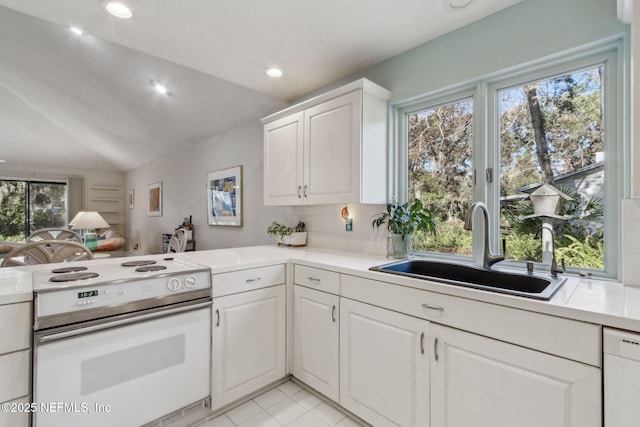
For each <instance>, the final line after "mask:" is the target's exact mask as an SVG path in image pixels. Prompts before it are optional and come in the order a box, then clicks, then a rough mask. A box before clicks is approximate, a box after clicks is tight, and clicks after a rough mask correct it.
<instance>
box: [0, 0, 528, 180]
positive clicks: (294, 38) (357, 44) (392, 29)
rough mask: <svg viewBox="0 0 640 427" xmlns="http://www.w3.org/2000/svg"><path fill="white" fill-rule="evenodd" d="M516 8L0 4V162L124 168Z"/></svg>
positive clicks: (230, 1) (483, 2) (362, 1)
mask: <svg viewBox="0 0 640 427" xmlns="http://www.w3.org/2000/svg"><path fill="white" fill-rule="evenodd" d="M519 1H521V0H401V1H389V0H348V1H344V0H323V1H315V2H312V1H309V0H277V1H266V0H163V1H161V2H158V1H157V0H131V1H130V2H129V5H130V6H131V8H132V9H133V13H134V15H133V17H132V18H131V19H128V20H121V19H118V18H115V17H112V16H111V15H109V14H107V13H106V11H105V10H104V8H103V7H102V2H101V1H100V0H55V1H42V0H0V129H1V131H0V159H2V160H5V161H6V162H7V163H5V165H7V166H10V165H11V164H12V163H27V164H30V165H34V167H37V165H47V166H50V165H57V166H58V167H73V168H77V167H86V168H100V169H118V170H123V171H126V170H129V169H132V168H135V167H137V166H139V165H141V164H144V163H146V162H148V161H151V160H153V159H154V158H157V157H159V156H162V155H165V154H167V153H170V152H173V151H175V150H178V149H180V148H183V147H186V146H189V145H191V144H194V143H198V142H200V141H203V140H206V139H208V138H210V137H212V136H214V135H217V134H221V133H224V132H225V131H227V130H229V129H231V128H233V127H235V126H237V125H238V124H240V123H243V122H246V121H248V120H254V119H257V118H259V117H262V116H265V115H267V114H270V113H272V112H274V111H276V110H278V109H280V108H283V107H284V106H286V102H287V101H290V100H292V99H295V98H297V97H299V96H302V95H304V94H305V93H308V92H311V91H313V90H316V89H318V88H321V87H322V86H325V85H327V84H329V83H331V82H333V81H336V80H339V79H341V78H344V77H347V76H349V75H351V74H354V73H356V72H358V71H361V70H364V69H366V68H368V67H370V66H372V65H374V64H376V63H378V62H381V61H383V60H385V59H388V58H390V57H393V56H395V55H397V54H399V53H402V52H404V51H406V50H408V49H410V48H412V47H415V46H417V45H419V44H422V43H424V42H426V41H428V40H431V39H433V38H435V37H438V36H440V35H442V34H444V33H446V32H449V31H452V30H454V29H456V28H459V27H461V26H464V25H467V24H469V23H471V22H473V21H475V20H478V19H481V18H483V17H485V16H487V15H489V14H492V13H495V12H497V11H499V10H501V9H503V8H505V7H508V6H511V5H513V4H515V3H518V2H519ZM467 3H468V5H467V6H466V7H462V6H464V5H466V4H467ZM71 26H76V27H79V28H81V29H82V30H83V31H84V32H85V33H86V34H85V35H82V36H79V35H77V34H75V33H73V32H71V31H70V30H69V28H70V27H71ZM272 66H277V67H279V68H281V69H282V70H283V72H284V75H283V76H282V77H280V78H272V77H268V76H267V75H266V74H265V70H266V69H267V68H269V67H272ZM153 81H157V82H161V83H162V84H164V85H166V86H167V89H168V94H167V95H161V94H159V93H157V92H155V91H154V89H153V86H152V82H153ZM1 173H2V168H1V167H0V174H1Z"/></svg>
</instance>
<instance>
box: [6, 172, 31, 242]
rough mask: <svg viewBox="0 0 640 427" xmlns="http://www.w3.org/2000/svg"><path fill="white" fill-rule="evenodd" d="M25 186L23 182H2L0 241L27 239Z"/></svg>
mask: <svg viewBox="0 0 640 427" xmlns="http://www.w3.org/2000/svg"><path fill="white" fill-rule="evenodd" d="M25 220H26V202H25V184H24V182H21V181H0V239H2V240H8V241H14V242H16V241H21V240H22V241H24V239H25Z"/></svg>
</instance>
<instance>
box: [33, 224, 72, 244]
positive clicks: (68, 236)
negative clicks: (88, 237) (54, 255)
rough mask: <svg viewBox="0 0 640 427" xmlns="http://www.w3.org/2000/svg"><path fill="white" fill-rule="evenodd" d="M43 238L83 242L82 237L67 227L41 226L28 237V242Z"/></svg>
mask: <svg viewBox="0 0 640 427" xmlns="http://www.w3.org/2000/svg"><path fill="white" fill-rule="evenodd" d="M41 240H67V241H71V242H79V243H82V242H83V241H82V237H81V236H80V235H79V234H78V233H76V232H75V231H71V230H67V229H66V228H41V229H40V230H37V231H34V232H33V233H31V234H30V235H29V237H27V242H39V241H41Z"/></svg>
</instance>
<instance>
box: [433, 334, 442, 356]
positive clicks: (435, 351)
mask: <svg viewBox="0 0 640 427" xmlns="http://www.w3.org/2000/svg"><path fill="white" fill-rule="evenodd" d="M433 358H434V359H436V362H437V361H438V359H439V358H440V357H439V356H438V338H436V339H435V340H433Z"/></svg>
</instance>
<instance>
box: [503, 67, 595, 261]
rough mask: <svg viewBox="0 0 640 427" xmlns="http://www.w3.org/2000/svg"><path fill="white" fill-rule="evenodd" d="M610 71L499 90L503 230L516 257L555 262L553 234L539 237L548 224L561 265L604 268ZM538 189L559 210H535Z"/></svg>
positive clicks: (510, 254)
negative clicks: (605, 102) (606, 117)
mask: <svg viewBox="0 0 640 427" xmlns="http://www.w3.org/2000/svg"><path fill="white" fill-rule="evenodd" d="M603 71H604V70H603V67H602V66H600V67H594V68H591V69H588V70H583V71H577V72H573V73H569V74H565V75H562V76H559V77H556V78H552V79H548V80H544V81H538V82H533V83H529V84H526V85H522V86H518V87H512V88H507V89H503V90H500V91H498V96H499V115H500V130H499V133H500V200H501V203H500V207H501V209H500V212H501V231H502V235H503V237H505V238H506V239H507V255H508V257H509V258H511V259H516V260H534V261H539V262H540V261H543V262H545V263H548V262H550V259H551V249H552V248H551V233H549V232H545V233H542V237H541V238H539V239H535V238H534V237H535V234H536V230H537V229H538V228H540V227H541V226H542V225H543V224H547V226H548V227H553V230H554V232H555V247H556V254H557V259H558V262H560V259H561V258H564V259H565V261H566V264H567V266H573V267H582V268H596V269H603V268H604V249H603V248H604V231H603V227H604V221H605V215H604V189H605V182H604V177H605V175H604V167H605V163H604V151H605V149H604V144H605V141H604V129H603V117H602V114H603V113H602V111H603V109H602V106H603V96H604V94H603V90H602V87H603V86H602V76H603ZM543 184H548V185H551V186H553V188H551V189H549V187H546V189H543V188H542V185H543ZM557 190H559V191H560V193H556V194H548V193H549V192H550V191H557ZM536 192H538V193H539V192H544V193H546V194H547V195H545V196H543V197H540V198H538V199H536V200H543V199H544V200H551V202H553V203H552V206H557V209H555V210H554V209H549V210H548V211H545V212H542V211H541V209H540V207H539V206H540V205H539V204H538V203H536V206H538V209H537V211H534V209H533V203H532V200H531V199H530V198H529V195H531V193H534V197H535V195H536V194H537V193H536ZM542 214H544V215H545V216H540V215H542Z"/></svg>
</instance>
